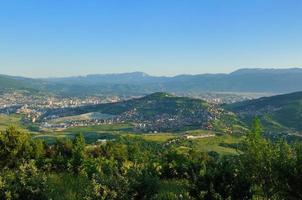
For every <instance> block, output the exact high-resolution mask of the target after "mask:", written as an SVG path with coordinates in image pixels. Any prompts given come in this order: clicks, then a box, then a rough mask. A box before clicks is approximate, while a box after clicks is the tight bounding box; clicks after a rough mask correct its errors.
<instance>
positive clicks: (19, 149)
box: [0, 126, 33, 168]
mask: <svg viewBox="0 0 302 200" xmlns="http://www.w3.org/2000/svg"><path fill="white" fill-rule="evenodd" d="M32 151H33V148H32V146H31V144H30V139H29V135H28V134H27V133H25V132H23V131H20V130H18V129H16V128H15V127H13V126H11V127H9V128H8V129H6V130H5V131H1V132H0V158H1V160H0V166H1V167H9V168H14V167H16V166H17V165H18V164H20V163H21V162H22V161H24V160H26V159H29V158H30V156H31V153H32Z"/></svg>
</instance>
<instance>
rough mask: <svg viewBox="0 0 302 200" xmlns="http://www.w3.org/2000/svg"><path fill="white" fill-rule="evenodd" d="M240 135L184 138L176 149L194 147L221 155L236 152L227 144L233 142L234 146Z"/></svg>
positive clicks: (186, 149)
mask: <svg viewBox="0 0 302 200" xmlns="http://www.w3.org/2000/svg"><path fill="white" fill-rule="evenodd" d="M241 140H242V137H237V136H231V135H223V136H216V137H208V138H201V139H194V140H185V141H183V142H182V143H181V144H179V147H178V149H179V150H180V151H188V150H190V149H192V148H193V149H195V150H196V151H200V152H211V151H214V152H217V153H219V154H222V155H231V154H238V153H239V152H238V151H237V150H236V149H235V148H232V147H230V146H227V145H228V144H229V145H230V144H233V145H235V146H236V144H238V143H239V142H240V141H241Z"/></svg>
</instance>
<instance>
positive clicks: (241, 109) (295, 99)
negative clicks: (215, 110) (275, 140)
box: [225, 92, 302, 131]
mask: <svg viewBox="0 0 302 200" xmlns="http://www.w3.org/2000/svg"><path fill="white" fill-rule="evenodd" d="M225 108H227V109H229V110H230V111H232V112H235V113H236V114H237V115H238V116H239V117H240V119H242V120H243V121H246V122H249V121H250V120H251V118H253V117H254V116H259V117H260V118H261V119H262V121H263V123H264V124H265V126H266V128H267V129H272V130H294V131H302V124H301V121H302V92H295V93H291V94H284V95H277V96H272V97H263V98H260V99H255V100H250V101H244V102H240V103H235V104H230V105H227V106H225Z"/></svg>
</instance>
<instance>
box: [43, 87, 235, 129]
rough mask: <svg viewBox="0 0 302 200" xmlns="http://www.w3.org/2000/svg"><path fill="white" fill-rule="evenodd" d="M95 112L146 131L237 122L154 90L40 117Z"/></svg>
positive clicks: (218, 111)
mask: <svg viewBox="0 0 302 200" xmlns="http://www.w3.org/2000/svg"><path fill="white" fill-rule="evenodd" d="M92 112H98V113H102V114H109V115H112V116H115V119H116V120H117V119H118V120H119V121H126V122H131V123H135V124H137V125H138V126H139V127H140V128H141V129H144V130H146V131H150V130H152V131H155V130H156V131H162V130H180V129H186V128H192V127H195V128H196V127H198V128H204V129H213V130H220V131H227V130H222V129H224V128H226V129H227V127H231V126H233V125H236V124H238V123H237V122H236V117H235V116H234V115H233V114H231V113H229V112H225V111H224V110H223V109H221V108H220V107H219V106H216V105H212V104H209V103H207V102H205V101H203V100H199V99H192V98H188V97H177V96H174V95H171V94H169V93H163V92H157V93H153V94H150V95H147V96H145V97H141V98H137V99H131V100H127V101H122V102H117V103H108V104H98V105H90V106H82V107H77V108H68V109H64V110H62V109H56V110H50V111H49V112H47V113H46V114H45V115H44V116H42V119H47V118H51V117H52V116H57V117H66V116H72V115H73V116H75V115H81V114H85V113H92Z"/></svg>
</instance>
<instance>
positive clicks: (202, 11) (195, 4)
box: [0, 0, 302, 77]
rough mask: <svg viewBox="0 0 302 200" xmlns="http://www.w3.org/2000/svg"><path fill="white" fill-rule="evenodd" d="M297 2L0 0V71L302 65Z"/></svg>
mask: <svg viewBox="0 0 302 200" xmlns="http://www.w3.org/2000/svg"><path fill="white" fill-rule="evenodd" d="M301 10H302V1H301V0H58V1H54V0H26V1H25V0H0V74H9V75H18V76H27V77H53V76H60V77H62V76H74V75H85V74H100V73H123V72H132V71H142V72H146V73H148V74H151V75H168V76H171V75H176V74H200V73H227V72H231V71H234V70H236V69H239V68H258V67H259V68H287V67H302V12H301Z"/></svg>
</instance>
